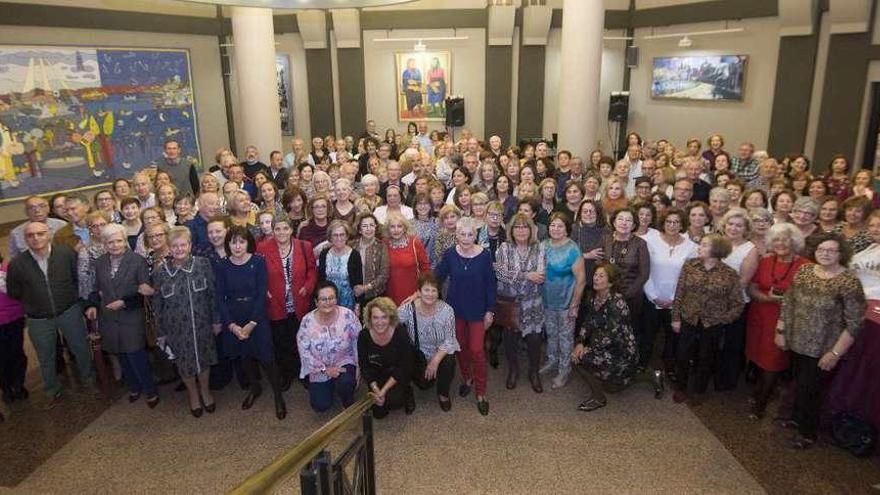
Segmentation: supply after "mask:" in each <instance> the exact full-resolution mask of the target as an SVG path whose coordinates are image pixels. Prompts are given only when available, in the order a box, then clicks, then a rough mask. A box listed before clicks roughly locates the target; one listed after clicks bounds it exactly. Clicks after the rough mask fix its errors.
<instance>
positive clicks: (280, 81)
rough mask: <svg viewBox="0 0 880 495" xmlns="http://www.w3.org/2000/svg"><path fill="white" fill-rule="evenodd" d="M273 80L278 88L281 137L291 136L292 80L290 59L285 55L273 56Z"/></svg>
mask: <svg viewBox="0 0 880 495" xmlns="http://www.w3.org/2000/svg"><path fill="white" fill-rule="evenodd" d="M275 79H276V81H275V82H276V84H277V86H278V111H279V113H280V116H281V135H282V136H293V135H294V132H293V130H294V129H293V115H294V113H293V111H294V109H293V79H292V78H291V73H290V57H289V56H288V55H287V54H286V53H276V54H275Z"/></svg>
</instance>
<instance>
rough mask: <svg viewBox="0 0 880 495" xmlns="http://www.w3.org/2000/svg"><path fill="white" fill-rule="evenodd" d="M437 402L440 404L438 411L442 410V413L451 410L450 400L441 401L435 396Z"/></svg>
mask: <svg viewBox="0 0 880 495" xmlns="http://www.w3.org/2000/svg"><path fill="white" fill-rule="evenodd" d="M437 402H439V403H440V410H442V411H443V412H449V410H450V409H452V399H450V398H448V397H447V398H446V400H443V399H441V398H440V396H437Z"/></svg>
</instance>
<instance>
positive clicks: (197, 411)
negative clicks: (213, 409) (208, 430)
mask: <svg viewBox="0 0 880 495" xmlns="http://www.w3.org/2000/svg"><path fill="white" fill-rule="evenodd" d="M202 411H203V409H202V406H199V407H197V408H195V409H190V410H189V412H190V413H191V414H192V415H193V417H194V418H201V417H202Z"/></svg>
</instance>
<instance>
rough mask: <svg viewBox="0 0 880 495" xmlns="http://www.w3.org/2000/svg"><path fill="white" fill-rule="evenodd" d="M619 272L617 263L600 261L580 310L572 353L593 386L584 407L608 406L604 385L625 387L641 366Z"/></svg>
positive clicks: (611, 388) (593, 408) (585, 409)
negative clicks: (621, 288)
mask: <svg viewBox="0 0 880 495" xmlns="http://www.w3.org/2000/svg"><path fill="white" fill-rule="evenodd" d="M618 274H619V272H618V270H617V268H616V267H615V266H614V265H612V264H610V263H601V264H599V265H598V266H597V267H596V271H594V272H593V290H592V291H591V294H589V296H588V297H587V298H586V299H585V300H584V307H583V308H582V310H581V311H582V313H581V314H582V317H581V318H580V320H581V321H583V323H582V324H581V327H580V330H579V331H578V333H577V339H576V342H577V345H575V347H574V350H573V351H572V353H571V360H572V362H573V363H575V364H580V367H579V371H581V372H582V373H581V374H582V375H583V377H584V380H586V382H587V386H588V387H589V388H590V396H589V397H587V398H586V400H584V401H583V402H581V404H580V405H579V406H578V409H580V410H581V411H593V410H596V409H599V408H600V407H605V404H606V403H607V401H606V399H605V393H604V392H603V391H602V387H603V385H604V386H605V387H606V388H607V389H608V390H609V392H610V391H620V390H622V389H623V387H626V386H627V385H629V383H630V382H631V381H632V378H633V376H634V375H635V374H636V370H637V369H638V366H639V350H638V347H637V346H636V338H635V336H634V335H633V329H632V324H631V323H630V313H629V306H628V305H627V304H626V299H624V297H623V295H622V294H620V292H618V291H617V288H616V285H617V280H618Z"/></svg>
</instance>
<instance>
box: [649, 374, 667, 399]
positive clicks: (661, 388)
mask: <svg viewBox="0 0 880 495" xmlns="http://www.w3.org/2000/svg"><path fill="white" fill-rule="evenodd" d="M651 380H652V382H653V384H654V398H655V399H657V400H660V399H662V398H663V393H664V392H665V391H666V385H665V383H664V379H663V372H662V371H661V370H654V372H653V374H652V376H651Z"/></svg>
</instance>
